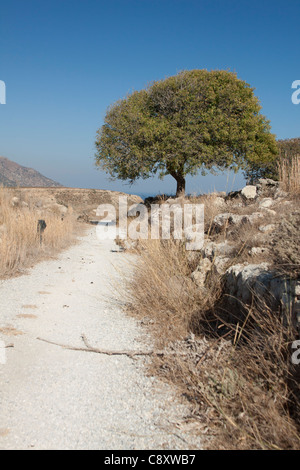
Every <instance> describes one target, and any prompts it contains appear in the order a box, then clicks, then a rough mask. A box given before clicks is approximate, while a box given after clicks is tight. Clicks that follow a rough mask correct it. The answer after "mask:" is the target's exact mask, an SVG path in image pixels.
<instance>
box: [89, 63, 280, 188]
mask: <svg viewBox="0 0 300 470" xmlns="http://www.w3.org/2000/svg"><path fill="white" fill-rule="evenodd" d="M260 110H261V106H260V104H259V101H258V99H257V98H256V97H255V96H254V93H253V88H251V87H250V86H249V85H248V84H247V83H246V82H244V81H242V80H239V79H238V78H237V77H236V75H235V74H234V73H231V72H227V71H207V70H192V71H183V72H180V73H179V74H177V75H175V76H173V77H169V78H166V79H165V80H160V81H157V82H154V83H152V84H151V85H149V86H148V87H147V88H146V89H145V90H141V91H135V92H133V93H132V94H130V95H128V96H127V97H126V98H124V99H122V100H120V101H118V102H116V103H115V104H113V105H112V106H111V107H110V108H109V110H108V112H107V114H106V117H105V122H104V125H103V126H102V127H101V128H100V129H99V130H98V133H97V139H96V155H95V158H96V164H97V165H98V166H99V167H100V168H101V169H103V170H105V171H106V172H108V173H109V174H110V175H111V176H112V177H113V178H119V179H122V180H129V181H130V182H134V181H135V180H136V179H138V178H148V177H150V176H153V175H154V174H156V173H158V174H159V175H160V176H161V177H163V176H164V175H171V176H173V177H174V178H175V180H176V181H177V193H179V192H182V191H184V189H185V177H186V175H188V174H190V175H196V174H197V172H198V171H199V170H201V171H202V172H203V173H205V172H206V171H207V170H208V171H214V170H223V169H227V168H230V169H238V168H243V169H244V170H246V169H247V168H248V167H249V166H251V165H252V166H254V165H263V164H266V163H267V162H269V161H271V160H272V159H273V158H274V155H276V153H277V146H276V141H275V137H274V135H273V134H271V133H270V124H269V121H268V120H267V119H266V118H265V117H264V116H263V115H261V114H260Z"/></svg>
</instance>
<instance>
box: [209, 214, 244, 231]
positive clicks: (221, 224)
mask: <svg viewBox="0 0 300 470" xmlns="http://www.w3.org/2000/svg"><path fill="white" fill-rule="evenodd" d="M249 222H250V220H249V217H248V216H247V215H239V214H232V213H230V212H225V213H223V214H218V215H216V216H215V218H214V220H213V223H212V226H213V228H214V229H215V230H216V231H217V232H219V231H221V230H222V229H224V228H226V227H227V226H229V225H241V224H245V223H249Z"/></svg>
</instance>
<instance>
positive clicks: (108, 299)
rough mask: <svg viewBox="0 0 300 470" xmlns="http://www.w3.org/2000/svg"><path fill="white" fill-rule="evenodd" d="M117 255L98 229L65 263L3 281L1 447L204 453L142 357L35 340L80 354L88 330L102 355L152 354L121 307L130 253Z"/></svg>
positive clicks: (42, 266)
mask: <svg viewBox="0 0 300 470" xmlns="http://www.w3.org/2000/svg"><path fill="white" fill-rule="evenodd" d="M114 249H116V246H115V245H114V243H113V242H111V241H104V242H103V241H102V242H100V241H99V240H98V239H97V237H96V230H95V228H91V229H89V230H88V232H87V233H86V235H85V236H83V237H81V238H80V239H79V242H78V244H76V245H73V246H72V247H71V248H70V249H68V250H67V251H65V252H64V253H62V254H61V255H60V256H59V257H58V258H57V259H55V260H50V261H45V262H42V263H39V264H38V265H37V266H35V267H34V268H32V269H31V270H30V271H29V273H28V274H27V275H23V276H20V277H17V278H13V279H9V280H6V281H1V283H0V298H1V317H0V347H1V346H2V348H0V449H1V450H4V449H106V450H113V449H128V450H130V449H145V450H146V449H196V448H200V443H199V442H198V441H197V440H194V438H192V435H191V434H190V430H189V427H188V426H187V425H185V424H184V420H183V417H184V413H185V412H186V411H187V410H186V409H185V406H184V405H183V404H180V403H179V402H178V401H177V400H176V399H175V395H174V391H173V389H171V388H170V387H169V386H167V385H166V384H163V383H160V382H159V381H158V380H157V379H156V378H154V377H149V376H147V375H146V374H145V371H144V362H143V359H141V358H140V359H135V360H133V359H131V358H129V357H126V356H105V355H100V354H94V353H87V352H81V351H73V350H66V349H63V348H61V347H59V346H56V345H52V344H48V343H45V342H42V341H39V340H37V338H38V337H42V338H45V339H48V340H51V341H54V342H57V343H63V344H68V345H72V346H76V347H77V346H78V347H82V346H83V343H82V341H81V334H82V333H84V334H85V335H86V336H87V338H88V340H89V342H90V343H91V344H92V345H93V346H95V347H98V348H105V349H110V350H115V349H118V350H119V349H130V350H132V349H139V348H143V349H145V347H147V345H145V344H144V332H143V331H142V330H141V327H140V326H139V324H138V323H137V322H136V321H135V320H134V319H132V318H129V317H127V316H126V315H125V314H124V313H123V312H122V311H121V308H120V304H119V303H118V300H117V298H118V295H117V292H118V286H119V285H120V284H121V282H122V278H121V274H120V270H122V271H123V272H124V270H125V272H126V270H128V275H130V274H129V273H130V264H132V258H130V257H132V255H129V254H125V253H118V252H116V251H114ZM142 340H143V342H142ZM9 343H13V344H14V347H13V348H6V349H3V345H6V346H7V345H8V344H9ZM150 347H151V346H150V340H149V348H150ZM4 362H5V363H4Z"/></svg>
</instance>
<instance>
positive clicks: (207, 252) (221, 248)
mask: <svg viewBox="0 0 300 470" xmlns="http://www.w3.org/2000/svg"><path fill="white" fill-rule="evenodd" d="M235 252H236V248H235V247H234V245H231V244H230V243H229V242H228V241H227V240H225V241H224V242H221V243H216V242H212V241H207V242H206V243H205V245H204V247H203V249H202V256H203V257H206V258H209V259H210V260H211V261H213V259H214V258H216V257H217V256H234V254H235Z"/></svg>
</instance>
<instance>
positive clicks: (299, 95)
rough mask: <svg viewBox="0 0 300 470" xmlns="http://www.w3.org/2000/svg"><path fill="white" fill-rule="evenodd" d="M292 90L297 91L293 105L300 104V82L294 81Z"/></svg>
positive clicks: (294, 93)
mask: <svg viewBox="0 0 300 470" xmlns="http://www.w3.org/2000/svg"><path fill="white" fill-rule="evenodd" d="M292 88H293V89H296V91H294V92H293V94H292V103H293V104H299V103H300V80H294V81H293V83H292Z"/></svg>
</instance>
